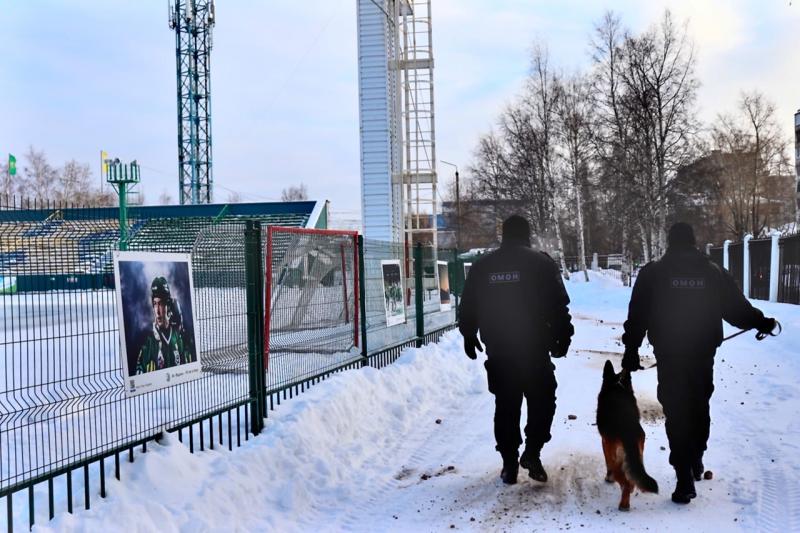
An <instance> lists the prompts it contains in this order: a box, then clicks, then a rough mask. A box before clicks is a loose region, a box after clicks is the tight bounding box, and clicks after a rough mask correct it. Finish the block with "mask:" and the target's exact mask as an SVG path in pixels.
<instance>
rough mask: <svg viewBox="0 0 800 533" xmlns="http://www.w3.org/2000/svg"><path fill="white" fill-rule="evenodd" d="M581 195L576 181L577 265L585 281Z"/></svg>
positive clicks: (587, 273) (584, 245)
mask: <svg viewBox="0 0 800 533" xmlns="http://www.w3.org/2000/svg"><path fill="white" fill-rule="evenodd" d="M576 181H577V180H576ZM582 198H583V195H582V194H581V185H580V183H577V186H576V187H575V204H576V207H577V211H578V265H579V266H580V269H581V270H583V275H584V277H585V278H586V281H589V272H588V271H587V270H586V243H585V241H584V238H583V201H582Z"/></svg>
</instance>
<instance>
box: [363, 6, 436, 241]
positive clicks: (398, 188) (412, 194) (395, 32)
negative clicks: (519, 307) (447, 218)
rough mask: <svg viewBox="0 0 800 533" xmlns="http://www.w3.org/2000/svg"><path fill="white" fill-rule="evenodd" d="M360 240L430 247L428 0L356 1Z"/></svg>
mask: <svg viewBox="0 0 800 533" xmlns="http://www.w3.org/2000/svg"><path fill="white" fill-rule="evenodd" d="M357 2H358V60H359V110H360V122H361V124H360V125H361V195H362V218H363V226H364V234H365V236H366V237H368V238H372V239H383V240H392V241H395V242H403V241H405V242H407V243H408V244H412V243H415V242H423V243H427V244H432V245H434V246H435V245H436V215H437V202H436V196H437V193H436V143H435V127H434V116H435V114H434V105H433V40H432V27H431V0H357Z"/></svg>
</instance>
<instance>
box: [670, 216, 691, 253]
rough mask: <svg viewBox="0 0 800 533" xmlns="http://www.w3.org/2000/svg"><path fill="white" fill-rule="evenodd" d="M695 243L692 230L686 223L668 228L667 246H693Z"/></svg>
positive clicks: (678, 223)
mask: <svg viewBox="0 0 800 533" xmlns="http://www.w3.org/2000/svg"><path fill="white" fill-rule="evenodd" d="M696 244H697V242H696V241H695V238H694V230H693V229H692V227H691V226H690V225H689V224H687V223H686V222H677V223H675V224H673V225H672V227H671V228H669V233H668V234H667V246H668V247H670V248H672V247H674V246H694V245H696Z"/></svg>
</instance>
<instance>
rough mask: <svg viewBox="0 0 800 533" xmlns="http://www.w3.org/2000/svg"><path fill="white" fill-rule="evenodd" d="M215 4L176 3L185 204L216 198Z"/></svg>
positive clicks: (172, 15)
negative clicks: (213, 124)
mask: <svg viewBox="0 0 800 533" xmlns="http://www.w3.org/2000/svg"><path fill="white" fill-rule="evenodd" d="M215 22H216V16H215V12H214V0H170V2H169V27H170V28H171V29H172V30H174V31H175V56H176V64H177V74H178V181H179V189H180V190H179V195H180V203H181V204H208V203H211V202H212V198H213V185H214V179H213V171H212V161H213V160H212V158H211V47H212V35H211V31H212V29H213V27H214V23H215Z"/></svg>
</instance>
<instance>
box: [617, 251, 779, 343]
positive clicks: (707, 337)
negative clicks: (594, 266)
mask: <svg viewBox="0 0 800 533" xmlns="http://www.w3.org/2000/svg"><path fill="white" fill-rule="evenodd" d="M763 317H764V315H763V313H761V311H759V310H758V309H756V308H755V307H753V306H752V305H750V302H748V301H747V299H746V298H745V297H744V295H743V294H742V291H741V290H740V289H739V287H738V286H737V285H736V282H735V281H734V280H733V278H732V277H731V275H730V274H729V273H728V271H726V270H725V269H723V268H721V267H720V266H719V265H717V264H716V263H713V262H712V261H711V260H710V259H709V258H708V257H707V256H706V255H704V254H702V253H701V252H700V251H698V250H697V249H696V248H694V247H684V248H677V249H672V248H671V249H668V250H667V253H666V254H664V257H662V258H661V259H660V260H658V261H654V262H651V263H648V264H647V265H645V267H644V268H642V270H641V272H640V273H639V276H638V278H637V279H636V283H635V284H634V287H633V294H632V295H631V301H630V306H629V307H628V320H627V321H626V322H625V333H624V335H623V336H622V342H623V343H624V344H625V347H626V348H638V347H639V346H640V345H641V344H642V340H643V339H644V336H645V333H647V337H648V339H649V340H650V344H652V345H653V347H654V349H655V351H656V354H657V355H658V354H659V353H661V354H671V355H673V354H674V356H676V357H680V356H682V355H686V356H688V357H693V356H696V355H699V354H704V353H706V354H711V355H713V354H714V352H715V351H716V349H717V347H718V346H719V345H720V344H721V343H722V320H723V319H724V320H725V321H727V322H728V323H730V324H731V325H733V326H736V327H738V328H742V329H749V328H755V327H757V326H758V324H759V322H760V321H761V320H762V319H763Z"/></svg>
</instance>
